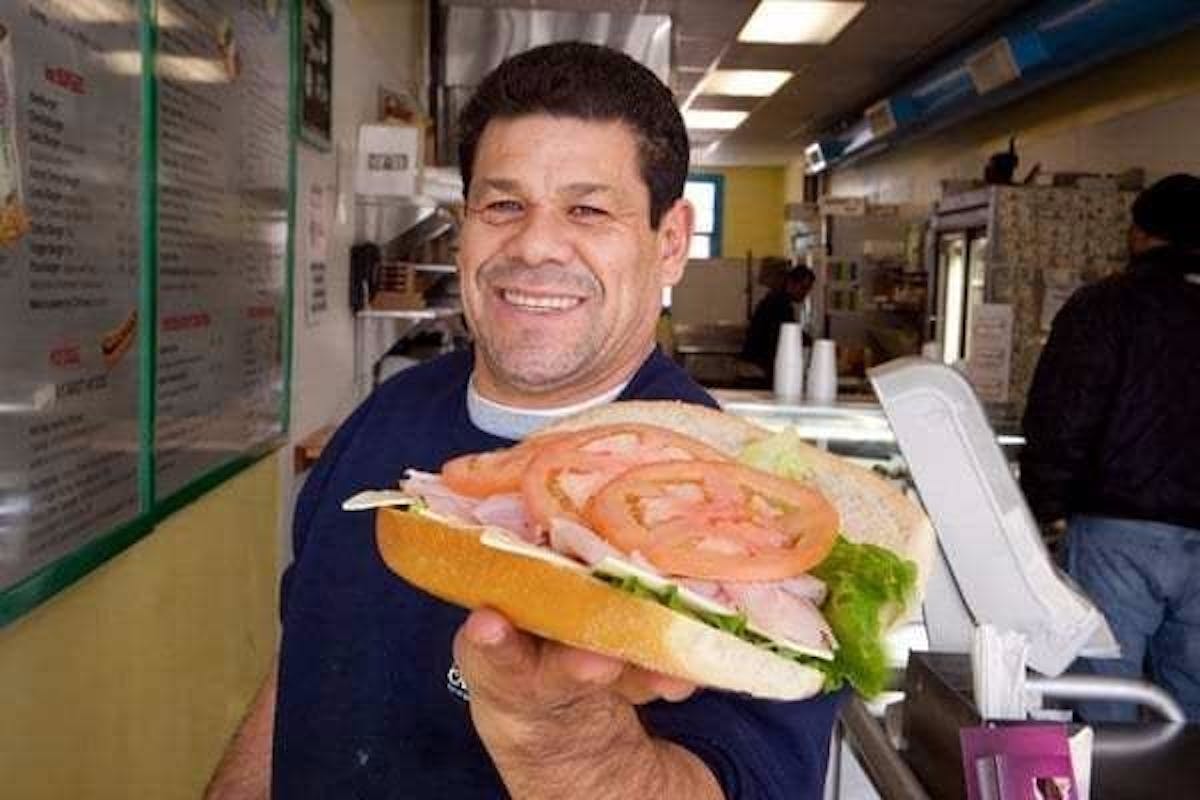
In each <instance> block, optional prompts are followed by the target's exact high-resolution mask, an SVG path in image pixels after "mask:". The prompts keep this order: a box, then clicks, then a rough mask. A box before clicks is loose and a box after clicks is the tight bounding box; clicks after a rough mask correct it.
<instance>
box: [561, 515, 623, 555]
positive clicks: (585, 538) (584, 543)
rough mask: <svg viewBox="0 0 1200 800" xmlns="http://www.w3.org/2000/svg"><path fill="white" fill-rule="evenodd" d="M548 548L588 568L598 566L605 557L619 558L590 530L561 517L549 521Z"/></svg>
mask: <svg viewBox="0 0 1200 800" xmlns="http://www.w3.org/2000/svg"><path fill="white" fill-rule="evenodd" d="M550 547H551V548H553V549H554V551H555V552H557V553H559V554H560V555H564V556H567V557H569V558H574V559H575V560H576V561H582V562H583V563H585V564H587V565H588V566H589V567H594V566H595V565H596V564H599V563H600V562H601V561H603V560H604V558H605V557H606V556H614V557H617V558H621V554H620V553H619V552H618V551H617V550H616V549H615V548H614V547H613V546H612V545H610V544H609V543H608V542H606V541H604V540H603V539H601V538H600V537H599V536H597V535H596V533H595V532H594V531H593V530H592V529H591V528H588V527H585V526H583V525H580V524H579V523H578V522H572V521H571V520H569V519H563V518H562V517H555V518H553V519H552V520H550Z"/></svg>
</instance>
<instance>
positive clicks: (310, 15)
mask: <svg viewBox="0 0 1200 800" xmlns="http://www.w3.org/2000/svg"><path fill="white" fill-rule="evenodd" d="M300 3H301V6H300V8H301V12H300V14H301V16H300V87H299V89H300V102H299V107H300V138H301V139H303V140H304V141H305V142H307V143H308V144H311V145H313V146H314V147H317V148H319V149H321V150H328V149H329V147H330V142H332V141H333V12H332V11H331V10H330V8H329V4H328V3H327V2H326V1H325V0H300Z"/></svg>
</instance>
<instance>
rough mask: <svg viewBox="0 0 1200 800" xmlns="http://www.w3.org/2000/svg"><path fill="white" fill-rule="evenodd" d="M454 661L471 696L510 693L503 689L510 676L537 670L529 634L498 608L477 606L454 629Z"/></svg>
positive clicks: (505, 694)
mask: <svg viewBox="0 0 1200 800" xmlns="http://www.w3.org/2000/svg"><path fill="white" fill-rule="evenodd" d="M454 661H455V663H456V664H458V668H459V670H461V672H462V674H463V678H464V679H465V680H466V682H467V687H468V688H469V689H470V691H471V693H472V695H473V696H474V694H475V693H477V692H481V693H484V694H494V695H497V696H499V697H505V696H512V695H511V693H510V692H509V691H507V689H508V684H509V683H510V682H511V681H512V680H513V678H514V677H515V676H522V675H529V674H531V673H535V672H536V671H537V669H538V666H537V665H538V647H537V642H536V640H535V639H534V638H533V637H532V636H529V635H528V634H526V633H522V632H521V631H519V630H517V629H516V628H514V627H513V626H512V623H510V622H509V621H508V620H506V619H505V618H504V617H503V615H501V614H500V613H499V612H496V611H493V610H492V609H490V608H481V609H477V610H476V611H473V612H471V615H470V616H469V617H467V621H466V622H464V623H463V626H462V627H461V628H459V629H458V633H457V634H456V635H455V637H454Z"/></svg>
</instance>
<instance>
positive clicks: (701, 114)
mask: <svg viewBox="0 0 1200 800" xmlns="http://www.w3.org/2000/svg"><path fill="white" fill-rule="evenodd" d="M748 116H750V114H749V112H747V111H700V110H697V109H688V110H687V111H684V112H683V121H684V123H685V124H686V125H687V126H688V127H689V128H693V129H695V130H705V131H731V130H733V129H734V128H736V127H737V126H738V125H741V124H742V122H743V121H744V120H745V119H746V117H748Z"/></svg>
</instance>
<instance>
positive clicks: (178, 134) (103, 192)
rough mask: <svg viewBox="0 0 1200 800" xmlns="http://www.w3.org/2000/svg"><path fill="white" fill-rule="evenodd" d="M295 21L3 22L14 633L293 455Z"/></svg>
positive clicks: (267, 2) (172, 9)
mask: <svg viewBox="0 0 1200 800" xmlns="http://www.w3.org/2000/svg"><path fill="white" fill-rule="evenodd" d="M296 10H297V7H296V5H295V3H292V2H287V0H156V2H154V3H146V2H144V0H86V1H85V0H5V1H4V2H3V3H0V337H2V339H3V342H4V347H2V348H0V625H2V624H4V623H5V622H7V621H8V620H10V619H12V618H13V617H15V616H16V615H18V614H20V613H23V612H24V611H26V610H28V609H29V608H31V607H33V606H34V605H36V604H37V603H39V602H41V601H42V600H44V599H45V598H46V597H47V596H49V595H50V594H52V593H53V592H54V591H57V590H58V589H59V588H62V587H63V586H66V585H67V584H69V583H70V582H71V581H73V580H75V579H76V578H78V577H79V576H81V575H83V574H85V573H86V572H87V571H89V570H90V569H92V568H94V567H95V566H96V565H97V564H99V563H102V561H103V560H104V559H105V558H107V557H109V556H111V555H113V554H115V553H117V552H119V551H120V550H121V549H122V548H123V547H125V546H127V545H128V544H129V543H131V542H133V541H136V539H137V538H139V537H140V536H142V535H144V534H145V533H146V532H147V531H149V530H151V529H152V528H153V526H154V525H155V524H156V523H157V522H158V521H159V520H160V519H161V518H162V517H164V516H165V515H166V514H168V513H171V511H172V510H173V509H175V508H177V507H178V506H179V505H180V504H181V503H183V502H187V501H188V500H189V499H191V498H192V497H194V496H196V494H197V493H198V492H199V491H201V490H203V489H204V488H205V487H208V486H211V485H214V484H215V483H216V482H218V481H220V480H221V479H223V478H224V477H225V476H228V475H231V474H232V473H233V472H234V471H236V470H237V469H239V468H240V467H242V466H245V465H246V464H249V463H251V462H252V460H253V458H254V457H255V456H257V455H260V454H263V453H266V452H267V451H268V450H269V449H270V448H271V447H272V446H274V445H276V444H277V443H279V442H280V441H281V439H282V436H283V434H284V432H285V427H286V419H287V399H286V392H287V362H288V359H287V347H288V344H287V339H286V332H287V330H288V323H289V321H290V318H291V310H290V302H291V297H290V295H291V290H290V264H289V259H290V247H289V242H290V227H291V222H290V215H291V208H292V203H293V201H292V197H291V183H292V180H293V169H294V152H293V138H294V137H293V131H294V123H293V120H292V118H291V114H292V108H293V104H292V103H291V98H290V97H289V93H290V91H291V86H292V82H291V80H292V74H293V70H294V68H295V57H294V52H293V50H294V45H293V42H292V36H291V31H292V30H293V22H294V16H295V13H296ZM151 34H153V35H151ZM148 101H152V102H153V103H154V105H153V107H151V106H148V105H146V104H147V102H148Z"/></svg>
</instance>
